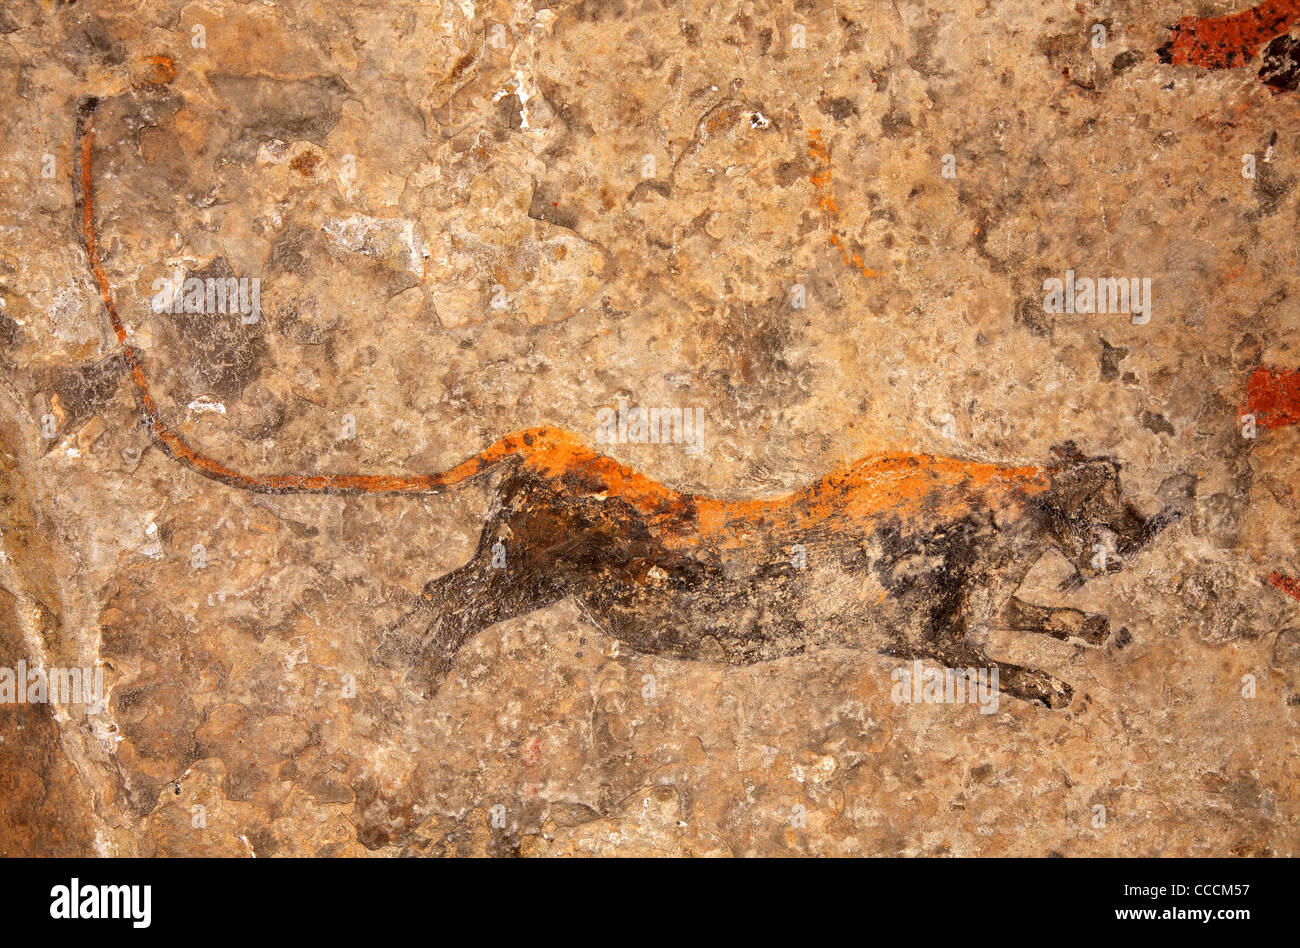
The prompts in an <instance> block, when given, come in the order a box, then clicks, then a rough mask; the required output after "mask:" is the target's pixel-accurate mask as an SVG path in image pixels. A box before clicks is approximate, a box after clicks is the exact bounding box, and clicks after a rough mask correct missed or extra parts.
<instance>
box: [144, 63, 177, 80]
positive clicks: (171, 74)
mask: <svg viewBox="0 0 1300 948" xmlns="http://www.w3.org/2000/svg"><path fill="white" fill-rule="evenodd" d="M144 61H145V65H147V66H148V67H149V68H150V69H151V70H152V72H151V73H150V74H149V75H148V76H146V77H145V82H147V83H149V84H150V85H152V86H165V85H167V84H168V83H169V82H171V81H172V80H173V79H175V78H176V63H175V61H173V60H172V58H171V57H170V56H161V55H160V56H146V57H145V60H144Z"/></svg>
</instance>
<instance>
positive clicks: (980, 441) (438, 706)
mask: <svg viewBox="0 0 1300 948" xmlns="http://www.w3.org/2000/svg"><path fill="white" fill-rule="evenodd" d="M93 7H94V8H93V9H92V8H91V7H90V6H88V5H85V4H53V5H52V4H39V3H20V4H18V5H17V6H16V7H13V8H7V9H6V10H5V11H3V12H0V83H3V84H4V86H5V88H6V90H7V91H6V101H7V102H8V103H11V105H10V107H9V108H7V109H6V110H5V115H4V116H2V117H0V123H3V129H4V131H5V133H6V134H5V140H6V141H7V142H8V146H7V155H6V161H5V163H4V166H3V172H2V173H3V175H4V177H3V180H4V182H5V185H6V187H5V189H4V192H3V193H4V197H3V198H0V200H2V201H3V203H4V206H5V210H6V223H5V225H4V226H3V227H0V365H2V366H3V372H2V373H0V375H2V376H3V383H4V384H3V386H0V493H2V494H3V496H4V498H5V501H4V506H3V515H2V519H0V719H3V721H4V724H3V730H2V733H3V737H4V739H3V740H0V774H3V775H4V776H3V777H0V788H3V789H2V791H0V799H3V801H4V803H5V806H4V807H3V811H4V812H3V815H0V852H3V854H5V855H41V856H49V855H83V856H85V855H98V856H197V855H222V856H258V857H261V856H307V855H316V856H358V855H386V856H397V855H428V856H436V855H442V856H458V855H531V856H547V855H561V856H564V855H607V856H623V855H667V856H684V855H736V856H772V855H849V856H866V855H905V856H938V855H959V856H1002V855H1033V856H1047V855H1069V856H1100V855H1148V856H1162V855H1187V856H1207V855H1215V856H1226V855H1234V856H1267V855H1272V856H1285V855H1294V854H1295V852H1296V848H1297V844H1298V843H1300V826H1298V824H1297V807H1296V804H1297V800H1298V798H1297V795H1298V793H1300V791H1298V790H1297V787H1300V764H1298V763H1297V761H1298V760H1300V758H1298V757H1297V755H1296V734H1297V732H1296V726H1297V716H1298V715H1300V644H1297V643H1300V611H1297V610H1298V609H1300V580H1297V579H1296V578H1295V577H1297V576H1300V530H1298V529H1297V524H1298V520H1297V508H1296V499H1297V491H1300V467H1297V464H1296V460H1295V459H1296V438H1297V437H1298V436H1300V382H1298V381H1297V380H1298V379H1300V369H1297V366H1300V313H1298V311H1297V301H1300V286H1297V284H1296V279H1295V272H1296V271H1295V255H1296V243H1295V234H1296V224H1297V220H1298V219H1300V192H1297V189H1296V187H1295V185H1296V181H1297V179H1300V154H1298V153H1297V151H1296V146H1295V143H1296V142H1297V141H1300V125H1298V123H1300V113H1298V112H1297V111H1296V109H1295V107H1294V104H1295V100H1294V98H1288V96H1289V95H1293V94H1294V93H1295V92H1296V89H1297V81H1298V77H1300V70H1298V69H1297V62H1298V61H1300V60H1297V53H1296V51H1297V46H1298V44H1300V37H1298V36H1297V30H1298V29H1300V4H1297V3H1296V2H1293V0H1267V2H1264V3H1261V4H1259V5H1257V6H1254V7H1249V8H1247V7H1245V6H1242V7H1241V8H1240V9H1229V7H1230V5H1225V4H1218V5H1211V7H1213V10H1210V9H1209V8H1208V7H1204V6H1203V7H1202V8H1197V9H1195V10H1189V9H1188V8H1187V5H1186V3H1176V2H1172V0H1170V2H1162V3H1157V4H1150V3H1136V2H1132V3H1128V2H1121V3H1120V4H1119V5H1118V6H1115V5H1112V7H1110V8H1108V9H1107V10H1106V11H1105V13H1104V15H1103V14H1102V13H1101V12H1098V11H1093V10H1090V11H1084V10H1083V9H1082V8H1080V7H1078V6H1076V5H1073V4H1066V3H1046V4H1038V5H1034V6H1033V9H1030V8H1029V7H1026V6H1024V5H1016V4H1009V3H993V4H988V3H974V2H967V0H954V2H950V3H941V4H921V3H915V4H909V3H874V2H861V3H818V2H814V3H804V2H799V3H788V4H782V3H777V4H775V5H771V4H769V5H762V4H760V5H757V6H755V5H753V4H741V5H738V6H737V5H731V6H725V5H724V6H722V7H719V6H717V5H709V4H699V3H692V2H687V3H685V4H657V3H647V4H634V3H594V2H561V3H558V4H553V3H548V4H523V3H513V2H494V3H489V4H486V5H481V4H479V5H476V4H457V3H440V2H427V3H426V2H420V3H415V4H400V5H395V4H392V3H389V2H388V0H364V2H360V3H355V4H353V3H349V4H324V5H321V6H319V7H318V8H312V9H310V10H308V9H298V8H296V7H293V6H292V5H279V4H270V5H268V4H243V3H236V2H227V0H211V2H204V3H187V4H179V3H178V4H161V5H158V6H157V8H156V9H148V10H138V9H137V8H136V7H137V5H135V4H127V3H116V2H105V3H101V4H97V5H93ZM1207 11H1208V12H1207ZM1201 14H1205V15H1201ZM1211 14H1212V15H1211ZM1246 70H1249V71H1250V75H1247V74H1246V72H1245V71H1246ZM1245 80H1248V81H1245ZM56 917H57V916H56Z"/></svg>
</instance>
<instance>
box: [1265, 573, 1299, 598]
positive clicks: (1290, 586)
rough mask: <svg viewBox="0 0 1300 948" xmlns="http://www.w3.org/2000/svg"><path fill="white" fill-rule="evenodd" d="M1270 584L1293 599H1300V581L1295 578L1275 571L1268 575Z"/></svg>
mask: <svg viewBox="0 0 1300 948" xmlns="http://www.w3.org/2000/svg"><path fill="white" fill-rule="evenodd" d="M1268 583H1269V585H1270V586H1273V587H1274V588H1276V589H1280V590H1282V592H1284V593H1286V594H1287V595H1288V596H1290V597H1291V598H1292V599H1300V581H1297V580H1296V579H1294V578H1293V577H1291V576H1287V575H1286V574H1285V573H1281V572H1279V571H1277V570H1273V572H1271V573H1269V574H1268Z"/></svg>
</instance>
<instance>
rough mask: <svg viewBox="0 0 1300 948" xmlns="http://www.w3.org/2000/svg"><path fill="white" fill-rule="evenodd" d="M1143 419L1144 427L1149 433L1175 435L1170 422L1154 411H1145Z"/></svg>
mask: <svg viewBox="0 0 1300 948" xmlns="http://www.w3.org/2000/svg"><path fill="white" fill-rule="evenodd" d="M1141 417H1142V427H1143V428H1146V429H1147V430H1148V431H1150V432H1152V433H1154V434H1167V435H1172V434H1174V426H1173V425H1171V424H1170V423H1169V420H1168V419H1167V418H1165V416H1164V415H1159V414H1156V413H1155V412H1153V411H1146V410H1145V409H1144V410H1143V412H1142V416H1141Z"/></svg>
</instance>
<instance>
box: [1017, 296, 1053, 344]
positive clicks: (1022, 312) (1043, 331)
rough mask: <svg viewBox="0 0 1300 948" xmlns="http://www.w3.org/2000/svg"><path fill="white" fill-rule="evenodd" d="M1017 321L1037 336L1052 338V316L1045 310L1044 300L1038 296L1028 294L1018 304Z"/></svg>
mask: <svg viewBox="0 0 1300 948" xmlns="http://www.w3.org/2000/svg"><path fill="white" fill-rule="evenodd" d="M1015 321H1016V324H1017V325H1020V326H1024V327H1025V328H1026V329H1028V330H1029V331H1030V332H1032V333H1033V334H1034V335H1035V336H1042V337H1043V338H1045V339H1050V338H1052V317H1051V316H1050V315H1049V314H1048V313H1045V312H1043V301H1042V300H1041V299H1039V298H1038V297H1037V296H1028V297H1026V298H1024V299H1022V300H1021V301H1020V303H1019V304H1018V305H1017V306H1016V311H1015Z"/></svg>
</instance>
